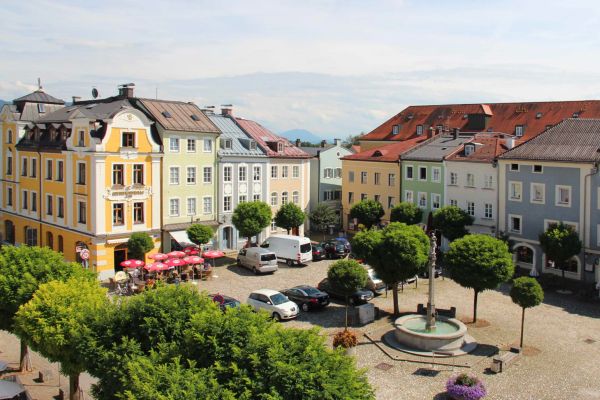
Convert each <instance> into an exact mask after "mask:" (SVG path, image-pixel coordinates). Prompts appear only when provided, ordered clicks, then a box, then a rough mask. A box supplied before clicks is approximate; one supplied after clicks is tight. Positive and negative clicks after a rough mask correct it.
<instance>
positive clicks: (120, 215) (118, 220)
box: [113, 203, 125, 225]
mask: <svg viewBox="0 0 600 400" xmlns="http://www.w3.org/2000/svg"><path fill="white" fill-rule="evenodd" d="M124 214H125V205H124V204H123V203H114V204H113V225H123V224H124V223H125V218H124V217H125V215H124Z"/></svg>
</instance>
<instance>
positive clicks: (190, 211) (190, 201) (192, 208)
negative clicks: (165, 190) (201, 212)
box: [187, 197, 196, 215]
mask: <svg viewBox="0 0 600 400" xmlns="http://www.w3.org/2000/svg"><path fill="white" fill-rule="evenodd" d="M187 215H196V198H195V197H188V198H187Z"/></svg>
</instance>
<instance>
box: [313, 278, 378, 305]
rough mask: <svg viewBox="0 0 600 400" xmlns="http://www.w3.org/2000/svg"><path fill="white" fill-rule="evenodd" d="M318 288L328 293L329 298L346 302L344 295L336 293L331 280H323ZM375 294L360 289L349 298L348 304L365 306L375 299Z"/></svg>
mask: <svg viewBox="0 0 600 400" xmlns="http://www.w3.org/2000/svg"><path fill="white" fill-rule="evenodd" d="M317 288H318V289H319V290H321V291H323V292H326V293H327V294H328V295H329V296H331V297H335V298H337V299H342V300H346V298H345V297H344V295H343V294H342V293H339V292H336V291H335V290H334V289H333V287H332V286H331V285H330V284H329V280H328V279H327V278H325V279H323V280H322V281H321V282H319V284H318V285H317ZM373 297H374V294H373V292H371V291H370V290H368V289H358V290H357V291H356V292H354V293H353V294H352V295H350V296H349V297H348V304H351V305H354V304H364V303H367V302H368V301H369V300H371V299H373Z"/></svg>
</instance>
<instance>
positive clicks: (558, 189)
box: [554, 185, 573, 207]
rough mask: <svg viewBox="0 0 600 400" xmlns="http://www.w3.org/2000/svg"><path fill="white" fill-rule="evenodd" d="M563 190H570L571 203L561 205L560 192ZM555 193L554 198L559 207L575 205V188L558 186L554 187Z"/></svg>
mask: <svg viewBox="0 0 600 400" xmlns="http://www.w3.org/2000/svg"><path fill="white" fill-rule="evenodd" d="M561 189H568V191H569V202H568V203H561V202H560V190H561ZM554 193H555V198H554V205H555V206H557V207H571V204H572V203H573V197H572V196H573V188H572V187H571V186H568V185H556V186H555V187H554Z"/></svg>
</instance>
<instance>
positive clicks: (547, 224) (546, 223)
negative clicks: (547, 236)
mask: <svg viewBox="0 0 600 400" xmlns="http://www.w3.org/2000/svg"><path fill="white" fill-rule="evenodd" d="M558 224H560V221H559V220H557V219H544V232H546V231H547V230H548V228H549V227H550V225H558Z"/></svg>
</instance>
